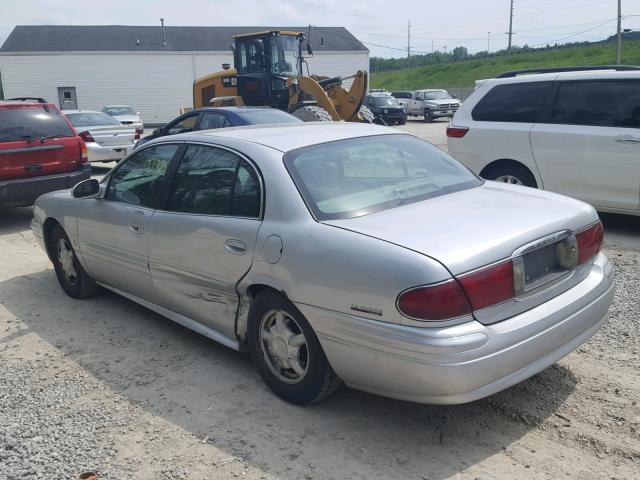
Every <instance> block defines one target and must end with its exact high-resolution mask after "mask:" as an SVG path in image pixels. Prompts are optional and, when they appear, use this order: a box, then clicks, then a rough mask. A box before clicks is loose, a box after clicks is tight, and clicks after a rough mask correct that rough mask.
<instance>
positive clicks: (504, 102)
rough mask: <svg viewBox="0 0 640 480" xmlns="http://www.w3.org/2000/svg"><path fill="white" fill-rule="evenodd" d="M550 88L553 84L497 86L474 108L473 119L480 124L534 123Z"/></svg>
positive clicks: (533, 83) (535, 83) (537, 83)
mask: <svg viewBox="0 0 640 480" xmlns="http://www.w3.org/2000/svg"><path fill="white" fill-rule="evenodd" d="M550 88H551V82H531V83H510V84H504V85H497V86H495V87H493V88H492V89H491V90H489V92H488V93H487V94H486V95H485V96H484V97H483V98H482V99H481V100H480V101H479V102H478V104H477V105H476V106H475V107H474V108H473V111H472V112H471V118H473V119H474V120H476V121H478V122H521V123H534V122H536V121H537V120H538V116H539V115H540V111H541V110H542V105H543V104H544V101H545V99H546V98H547V94H548V93H549V89H550Z"/></svg>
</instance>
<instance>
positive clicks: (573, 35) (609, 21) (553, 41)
mask: <svg viewBox="0 0 640 480" xmlns="http://www.w3.org/2000/svg"><path fill="white" fill-rule="evenodd" d="M615 20H617V18H614V19H611V20H607V21H606V22H603V23H601V24H600V25H596V26H595V27H592V28H588V29H586V30H583V31H581V32H577V33H572V34H571V35H567V36H566V37H561V38H558V39H556V40H552V41H550V42H543V43H539V44H537V45H532V46H531V48H535V47H541V46H543V45H549V44H551V43H558V42H561V41H562V40H566V39H567V38H573V37H577V36H578V35H582V34H583V33H587V32H590V31H592V30H596V29H598V28H600V27H602V26H604V25H607V24H609V23H611V22H613V21H615Z"/></svg>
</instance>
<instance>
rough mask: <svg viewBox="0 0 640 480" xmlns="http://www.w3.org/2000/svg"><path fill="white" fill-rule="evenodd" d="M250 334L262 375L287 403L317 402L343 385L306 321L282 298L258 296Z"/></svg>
mask: <svg viewBox="0 0 640 480" xmlns="http://www.w3.org/2000/svg"><path fill="white" fill-rule="evenodd" d="M247 333H248V340H249V348H250V350H251V355H252V357H253V359H254V361H255V363H256V366H257V368H258V372H259V373H260V376H261V377H262V379H263V380H264V381H265V383H266V384H267V385H268V386H269V388H270V389H271V390H272V391H273V392H274V393H275V394H276V395H278V396H279V397H280V398H282V399H284V400H286V401H287V402H291V403H296V404H308V403H313V402H317V401H320V400H322V399H323V398H326V397H328V396H329V395H331V394H332V393H333V392H335V391H336V390H337V389H338V387H340V385H341V384H342V381H341V380H340V379H339V378H338V376H337V375H336V374H335V372H334V371H333V369H332V368H331V365H329V361H328V360H327V357H326V356H325V354H324V352H323V350H322V347H321V346H320V342H319V341H318V337H316V334H315V333H314V331H313V329H312V328H311V326H310V325H309V323H308V322H307V320H306V319H305V318H304V316H303V315H302V313H300V311H299V310H298V309H297V308H296V307H295V306H294V305H293V304H292V303H291V302H289V301H288V300H287V299H286V298H284V297H283V296H282V295H280V294H278V293H275V292H268V293H263V294H260V295H258V297H257V298H256V299H255V300H254V302H253V305H252V306H251V312H250V314H249V328H248V332H247Z"/></svg>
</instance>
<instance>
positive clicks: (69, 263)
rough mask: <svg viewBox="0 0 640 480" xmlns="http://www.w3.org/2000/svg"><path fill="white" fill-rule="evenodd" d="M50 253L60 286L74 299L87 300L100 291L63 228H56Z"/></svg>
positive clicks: (53, 232)
mask: <svg viewBox="0 0 640 480" xmlns="http://www.w3.org/2000/svg"><path fill="white" fill-rule="evenodd" d="M49 252H50V254H51V259H52V260H53V267H54V269H55V271H56V276H57V277H58V282H59V283H60V286H61V287H62V289H63V290H64V291H65V293H66V294H67V295H69V296H70V297H73V298H87V297H91V296H93V295H95V294H96V293H98V292H99V291H100V287H99V286H98V285H97V284H96V282H95V281H94V280H93V279H92V278H91V277H90V276H89V275H88V274H87V272H85V271H84V268H82V265H80V262H79V261H78V257H76V253H75V251H74V250H73V247H72V246H71V242H70V241H69V237H67V234H66V233H65V232H64V230H63V229H62V227H61V226H59V225H58V226H56V227H55V228H54V229H53V231H52V232H51V236H50V238H49Z"/></svg>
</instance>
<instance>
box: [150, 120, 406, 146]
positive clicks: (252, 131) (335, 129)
mask: <svg viewBox="0 0 640 480" xmlns="http://www.w3.org/2000/svg"><path fill="white" fill-rule="evenodd" d="M392 134H396V135H409V134H408V133H405V132H402V131H400V130H396V129H394V128H389V127H383V126H379V125H373V124H369V123H356V122H303V123H286V124H270V125H247V126H242V127H230V128H218V129H215V130H202V131H198V132H190V133H181V134H178V135H171V136H169V137H161V138H162V139H166V141H175V140H183V141H200V142H202V141H207V140H210V141H211V142H212V143H213V142H215V140H217V139H230V140H241V141H245V142H251V143H256V144H260V145H264V146H267V147H270V148H273V149H275V150H279V151H281V152H289V151H291V150H295V149H298V148H302V147H307V146H310V145H317V144H320V143H327V142H334V141H337V140H345V139H348V138H355V137H367V136H373V135H392ZM157 141H158V142H161V139H158V140H157ZM154 143H155V141H154Z"/></svg>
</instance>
